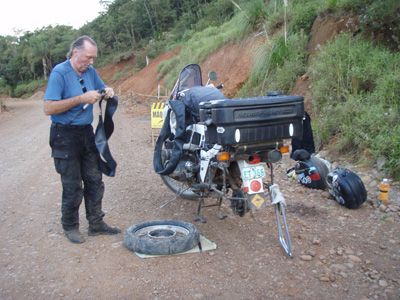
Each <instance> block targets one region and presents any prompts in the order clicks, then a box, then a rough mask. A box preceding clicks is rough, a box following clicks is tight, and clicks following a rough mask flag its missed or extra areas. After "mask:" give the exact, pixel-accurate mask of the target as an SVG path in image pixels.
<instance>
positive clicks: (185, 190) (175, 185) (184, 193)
mask: <svg viewBox="0 0 400 300" xmlns="http://www.w3.org/2000/svg"><path fill="white" fill-rule="evenodd" d="M161 180H162V181H163V182H164V184H165V185H166V186H167V187H168V188H169V189H170V190H171V191H173V192H174V193H175V194H177V195H179V197H181V198H183V199H186V200H198V199H199V197H200V195H198V194H196V193H195V192H193V191H192V189H191V188H190V187H189V186H188V185H187V184H185V183H183V182H180V181H177V180H175V179H173V178H171V177H169V176H163V175H161Z"/></svg>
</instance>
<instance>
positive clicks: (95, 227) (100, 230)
mask: <svg viewBox="0 0 400 300" xmlns="http://www.w3.org/2000/svg"><path fill="white" fill-rule="evenodd" d="M118 233H121V230H120V229H119V228H117V227H110V226H108V225H107V224H106V223H105V222H104V221H101V222H100V223H96V224H90V225H89V231H88V235H90V236H94V235H100V234H106V235H112V234H118Z"/></svg>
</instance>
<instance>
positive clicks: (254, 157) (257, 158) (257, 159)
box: [249, 154, 261, 165]
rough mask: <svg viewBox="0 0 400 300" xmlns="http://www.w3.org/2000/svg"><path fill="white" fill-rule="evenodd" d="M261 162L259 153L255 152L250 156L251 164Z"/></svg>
mask: <svg viewBox="0 0 400 300" xmlns="http://www.w3.org/2000/svg"><path fill="white" fill-rule="evenodd" d="M259 162H261V157H260V155H258V154H253V155H252V156H250V157H249V164H251V165H255V164H258V163H259Z"/></svg>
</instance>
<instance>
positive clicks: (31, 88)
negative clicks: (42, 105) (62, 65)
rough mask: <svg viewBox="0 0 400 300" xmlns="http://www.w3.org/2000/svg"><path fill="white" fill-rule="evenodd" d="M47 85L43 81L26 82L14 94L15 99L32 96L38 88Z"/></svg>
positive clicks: (17, 87)
mask: <svg viewBox="0 0 400 300" xmlns="http://www.w3.org/2000/svg"><path fill="white" fill-rule="evenodd" d="M45 84H46V81H45V80H43V79H41V80H32V81H30V82H24V83H20V84H18V85H17V86H16V87H15V88H14V90H13V93H12V96H13V97H17V98H18V97H22V96H30V95H32V94H33V93H34V92H35V91H36V90H37V89H38V88H40V87H43V86H44V85H45Z"/></svg>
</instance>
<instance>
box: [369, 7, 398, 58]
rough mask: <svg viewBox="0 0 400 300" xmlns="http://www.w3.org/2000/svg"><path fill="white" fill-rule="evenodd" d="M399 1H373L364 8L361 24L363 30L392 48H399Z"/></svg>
mask: <svg viewBox="0 0 400 300" xmlns="http://www.w3.org/2000/svg"><path fill="white" fill-rule="evenodd" d="M399 16H400V1H398V0H382V1H373V2H371V4H370V5H369V6H367V7H366V8H365V9H364V13H363V14H362V16H361V25H362V27H363V29H364V31H365V32H367V33H372V34H371V36H372V37H374V36H378V40H379V41H380V42H382V43H384V44H385V45H386V46H387V47H390V48H391V49H393V50H397V51H398V50H400V23H399Z"/></svg>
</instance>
